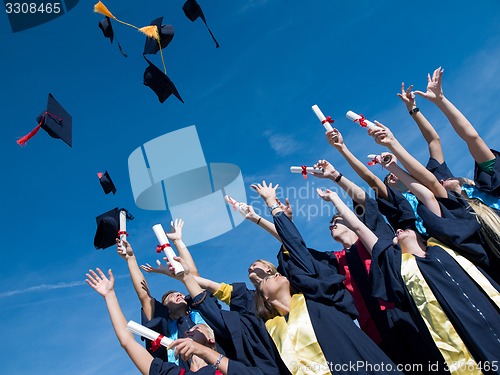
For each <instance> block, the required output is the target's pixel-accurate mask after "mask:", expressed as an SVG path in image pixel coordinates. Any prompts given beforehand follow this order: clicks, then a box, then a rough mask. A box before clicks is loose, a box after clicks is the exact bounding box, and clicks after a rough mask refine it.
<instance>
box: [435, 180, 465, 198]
mask: <svg viewBox="0 0 500 375" xmlns="http://www.w3.org/2000/svg"><path fill="white" fill-rule="evenodd" d="M439 182H440V183H441V185H443V187H444V188H445V189H446V190H448V191H455V192H457V193H458V194H460V193H461V192H462V186H461V185H460V181H459V180H458V179H456V178H453V177H452V178H448V179H447V180H441V181H439Z"/></svg>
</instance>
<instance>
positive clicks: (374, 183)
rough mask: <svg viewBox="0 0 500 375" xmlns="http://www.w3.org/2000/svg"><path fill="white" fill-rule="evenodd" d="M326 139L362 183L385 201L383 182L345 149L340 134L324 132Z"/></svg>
mask: <svg viewBox="0 0 500 375" xmlns="http://www.w3.org/2000/svg"><path fill="white" fill-rule="evenodd" d="M326 139H327V140H328V143H329V144H330V145H332V146H333V147H334V148H335V149H336V150H337V151H338V152H340V154H341V155H342V156H343V157H344V159H345V160H346V161H347V162H348V163H349V165H350V166H351V168H352V169H354V172H356V173H357V174H358V176H359V177H361V179H362V180H363V181H365V182H366V183H367V184H368V185H369V186H370V187H371V188H372V189H373V190H374V191H375V193H376V194H377V196H380V197H381V198H383V199H387V198H388V197H387V189H386V187H385V185H384V182H383V181H382V180H381V179H380V178H378V177H377V176H376V175H375V174H374V173H373V172H372V171H371V170H370V169H369V168H368V167H367V166H366V165H365V164H363V163H362V162H361V161H360V160H359V159H358V158H356V156H354V154H353V153H352V152H351V151H350V150H349V149H348V148H347V146H346V144H345V143H344V139H343V137H342V134H341V133H340V132H339V131H338V130H337V129H333V130H332V131H329V132H326Z"/></svg>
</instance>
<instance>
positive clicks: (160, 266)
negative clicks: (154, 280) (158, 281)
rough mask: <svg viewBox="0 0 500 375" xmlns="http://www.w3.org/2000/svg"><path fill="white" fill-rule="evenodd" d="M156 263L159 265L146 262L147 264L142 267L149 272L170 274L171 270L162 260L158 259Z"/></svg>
mask: <svg viewBox="0 0 500 375" xmlns="http://www.w3.org/2000/svg"><path fill="white" fill-rule="evenodd" d="M156 264H157V265H158V267H156V268H155V267H152V266H151V265H150V264H149V263H146V265H141V269H142V270H143V271H146V272H147V273H162V274H164V275H168V276H170V270H169V269H168V267H167V266H165V265H163V264H161V262H160V261H159V260H158V259H156Z"/></svg>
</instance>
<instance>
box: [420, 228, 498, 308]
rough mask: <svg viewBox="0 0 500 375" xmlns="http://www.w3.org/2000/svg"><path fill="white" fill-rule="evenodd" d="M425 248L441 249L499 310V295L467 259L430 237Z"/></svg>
mask: <svg viewBox="0 0 500 375" xmlns="http://www.w3.org/2000/svg"><path fill="white" fill-rule="evenodd" d="M427 246H439V247H440V248H441V249H443V250H444V251H446V252H447V253H448V254H449V255H450V256H451V257H452V258H453V259H455V261H456V262H457V263H458V264H459V265H460V267H462V268H463V269H464V271H465V272H467V273H468V274H469V276H470V277H471V279H472V280H474V281H475V282H476V284H477V285H479V286H480V287H481V288H482V289H483V290H484V292H485V293H486V295H487V296H488V297H490V299H491V300H492V301H493V303H495V304H496V305H497V306H498V307H499V308H500V293H498V291H497V290H496V289H495V287H494V286H493V285H491V283H490V281H489V280H488V279H487V278H486V277H485V276H484V275H483V274H482V273H481V271H479V270H478V269H477V267H476V266H475V265H474V264H473V263H472V262H471V261H469V260H468V259H467V258H465V257H463V256H462V255H460V254H459V253H457V252H456V251H455V250H452V249H450V248H449V247H447V246H446V245H443V244H442V243H441V242H439V241H438V240H436V239H435V238H433V237H431V238H429V240H428V241H427Z"/></svg>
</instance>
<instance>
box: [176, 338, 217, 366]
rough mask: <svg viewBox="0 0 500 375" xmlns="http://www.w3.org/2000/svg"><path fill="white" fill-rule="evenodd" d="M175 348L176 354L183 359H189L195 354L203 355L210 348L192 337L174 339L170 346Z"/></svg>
mask: <svg viewBox="0 0 500 375" xmlns="http://www.w3.org/2000/svg"><path fill="white" fill-rule="evenodd" d="M168 347H169V349H170V348H173V349H174V354H175V356H176V357H177V356H179V355H180V356H181V358H182V360H184V361H189V360H190V359H191V357H192V356H193V355H198V356H201V355H203V353H204V352H205V351H206V350H207V349H208V348H207V347H206V346H203V345H202V344H199V343H197V342H196V341H194V340H193V339H192V338H182V339H177V340H175V341H173V342H172V343H171V344H170V345H169V346H168Z"/></svg>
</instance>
